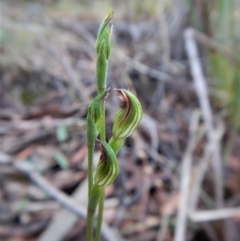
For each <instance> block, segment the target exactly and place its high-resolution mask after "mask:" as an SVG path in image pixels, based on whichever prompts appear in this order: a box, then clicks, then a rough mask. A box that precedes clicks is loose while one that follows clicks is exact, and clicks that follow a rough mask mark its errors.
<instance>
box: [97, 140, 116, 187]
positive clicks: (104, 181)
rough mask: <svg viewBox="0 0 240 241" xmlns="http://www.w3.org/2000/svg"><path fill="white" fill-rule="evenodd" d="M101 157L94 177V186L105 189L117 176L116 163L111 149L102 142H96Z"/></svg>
mask: <svg viewBox="0 0 240 241" xmlns="http://www.w3.org/2000/svg"><path fill="white" fill-rule="evenodd" d="M98 144H99V149H100V151H101V156H100V160H99V163H98V165H97V170H96V173H95V177H94V185H96V186H98V187H106V186H109V185H110V184H112V183H113V181H114V180H115V178H116V176H117V174H118V171H119V170H118V162H117V158H116V155H115V153H114V151H113V149H112V148H111V147H110V146H109V145H108V144H107V143H106V142H103V141H98Z"/></svg>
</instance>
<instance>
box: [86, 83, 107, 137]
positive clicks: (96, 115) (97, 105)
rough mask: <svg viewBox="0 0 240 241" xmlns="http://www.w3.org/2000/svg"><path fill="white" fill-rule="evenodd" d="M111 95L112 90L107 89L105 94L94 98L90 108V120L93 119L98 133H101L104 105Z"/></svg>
mask: <svg viewBox="0 0 240 241" xmlns="http://www.w3.org/2000/svg"><path fill="white" fill-rule="evenodd" d="M109 94H110V88H107V89H106V90H105V91H104V92H102V93H100V94H98V95H97V96H96V97H95V98H94V100H93V102H92V104H91V105H90V106H89V107H88V119H89V118H90V117H91V118H92V120H93V122H94V124H95V125H96V129H97V131H98V132H100V122H101V116H102V109H103V103H104V101H105V100H106V99H107V97H108V96H109ZM90 124H91V123H90ZM91 127H92V125H91ZM91 127H89V128H91ZM94 141H95V139H94Z"/></svg>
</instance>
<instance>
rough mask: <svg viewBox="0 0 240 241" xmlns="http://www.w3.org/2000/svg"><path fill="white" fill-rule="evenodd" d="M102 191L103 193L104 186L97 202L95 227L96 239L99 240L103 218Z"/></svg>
mask: <svg viewBox="0 0 240 241" xmlns="http://www.w3.org/2000/svg"><path fill="white" fill-rule="evenodd" d="M104 193H105V188H104V189H103V192H102V195H101V197H100V199H99V204H98V217H97V229H96V237H95V240H96V241H100V239H101V227H102V219H103V210H104V198H105V197H104V196H105V195H104Z"/></svg>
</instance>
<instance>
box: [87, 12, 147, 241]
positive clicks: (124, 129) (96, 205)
mask: <svg viewBox="0 0 240 241" xmlns="http://www.w3.org/2000/svg"><path fill="white" fill-rule="evenodd" d="M112 19H113V12H111V13H110V14H109V15H108V16H107V17H106V18H105V19H104V21H103V23H102V24H101V26H100V28H99V31H98V36H97V41H96V54H97V66H96V81H97V91H98V95H97V96H96V97H95V98H94V100H93V101H92V103H91V104H90V106H89V107H88V115H87V146H88V210H87V241H93V223H94V215H95V212H96V210H97V209H98V215H97V226H96V234H95V239H94V240H95V241H99V240H100V237H101V225H102V215H103V207H104V190H105V187H106V186H108V185H111V184H112V183H113V181H114V180H115V178H116V176H117V175H118V172H119V168H118V161H117V158H116V155H117V153H118V152H119V150H120V148H121V147H122V145H123V144H124V141H125V139H126V138H127V137H128V136H130V135H131V133H132V132H133V131H134V130H135V129H136V127H137V126H138V124H139V122H140V121H141V118H142V107H141V104H140V102H139V100H138V99H137V98H136V97H135V96H134V95H133V94H132V93H131V92H130V91H128V90H124V89H115V92H116V95H117V96H118V97H119V98H120V100H121V102H122V105H121V106H120V109H119V111H118V112H117V114H116V117H115V120H114V124H113V129H112V137H111V138H110V140H109V142H108V143H107V142H106V133H105V104H104V102H105V100H106V99H107V97H108V96H109V94H110V88H106V86H107V85H106V78H107V68H108V61H109V57H110V53H111V42H110V37H111V30H112V24H111V22H112ZM98 135H100V140H98V139H97V137H98ZM96 141H97V143H98V147H99V149H100V152H101V155H100V158H99V163H98V165H97V168H96V171H95V173H94V168H93V152H94V147H95V142H96Z"/></svg>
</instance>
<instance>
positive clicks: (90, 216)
mask: <svg viewBox="0 0 240 241" xmlns="http://www.w3.org/2000/svg"><path fill="white" fill-rule="evenodd" d="M93 221H94V212H91V211H89V210H88V212H87V241H92V240H93Z"/></svg>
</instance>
